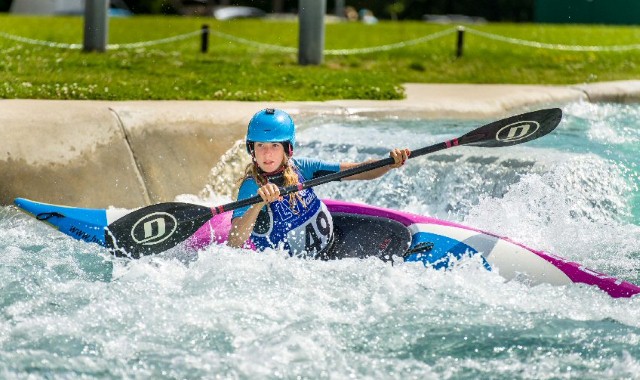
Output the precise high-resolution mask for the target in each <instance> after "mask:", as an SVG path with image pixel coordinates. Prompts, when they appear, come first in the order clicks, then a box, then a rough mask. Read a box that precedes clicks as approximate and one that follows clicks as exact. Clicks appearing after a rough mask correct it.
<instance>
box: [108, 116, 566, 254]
mask: <svg viewBox="0 0 640 380" xmlns="http://www.w3.org/2000/svg"><path fill="white" fill-rule="evenodd" d="M561 119H562V110H560V109H559V108H551V109H544V110H538V111H533V112H528V113H524V114H521V115H516V116H511V117H508V118H506V119H502V120H498V121H494V122H492V123H489V124H487V125H483V126H482V127H479V128H477V129H475V130H473V131H471V132H469V133H467V134H465V135H463V136H461V137H458V138H455V139H451V140H447V141H444V142H441V143H438V144H434V145H431V146H427V147H424V148H420V149H416V150H413V151H411V156H409V158H415V157H419V156H423V155H425V154H429V153H434V152H437V151H440V150H444V149H448V148H452V147H454V146H459V145H470V146H478V147H490V148H495V147H504V146H511V145H516V144H522V143H525V142H527V141H531V140H535V139H537V138H538V137H541V136H544V135H546V134H547V133H549V132H551V131H553V130H554V129H555V128H556V127H557V126H558V124H559V123H560V120H561ZM393 163H394V160H393V158H391V157H388V158H385V159H382V160H378V161H374V162H369V163H366V164H363V165H359V166H357V167H354V168H351V169H348V170H344V171H341V172H338V173H333V174H329V175H325V176H322V177H318V178H315V179H311V180H309V181H305V182H303V183H299V184H298V185H293V186H287V187H282V188H280V194H281V195H286V194H290V193H293V192H296V191H300V190H303V189H308V188H310V187H313V186H317V185H321V184H324V183H327V182H332V181H336V180H339V179H342V178H345V177H349V176H352V175H355V174H359V173H364V172H367V171H369V170H373V169H377V168H381V167H383V166H387V165H391V164H393ZM261 201H262V198H260V196H259V195H256V196H254V197H251V198H247V199H243V200H239V201H236V202H231V203H228V204H225V205H222V206H217V207H206V206H201V205H196V204H190V203H179V202H168V203H158V204H155V205H151V206H147V207H143V208H140V209H138V210H135V211H132V212H131V213H129V214H127V215H125V216H123V217H121V218H120V219H118V220H116V221H115V222H113V223H111V224H110V225H109V226H108V227H107V230H106V232H105V233H106V241H107V246H108V247H110V248H112V249H113V250H114V251H115V253H116V255H117V256H126V257H131V258H139V257H140V256H146V255H153V254H157V253H160V252H164V251H166V250H168V249H170V248H173V247H175V246H177V245H178V244H180V243H181V242H183V241H185V240H186V239H187V238H189V237H190V236H191V235H193V234H194V233H195V232H196V231H197V230H198V229H199V228H200V227H202V226H203V225H204V224H205V223H206V222H207V221H208V220H210V219H211V218H212V217H213V216H214V215H217V214H221V213H223V212H226V211H231V210H235V209H237V208H241V207H245V206H249V205H252V204H255V203H259V202H261Z"/></svg>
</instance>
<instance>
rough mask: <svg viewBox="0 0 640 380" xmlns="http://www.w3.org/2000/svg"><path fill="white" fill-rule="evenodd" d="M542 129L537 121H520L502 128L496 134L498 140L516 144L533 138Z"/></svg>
mask: <svg viewBox="0 0 640 380" xmlns="http://www.w3.org/2000/svg"><path fill="white" fill-rule="evenodd" d="M538 129H540V123H538V122H537V121H533V120H532V121H527V120H523V121H518V122H515V123H513V124H509V125H507V126H505V127H502V128H500V130H499V131H498V133H496V140H498V141H502V142H504V143H510V142H516V141H520V140H523V139H526V138H527V137H529V136H533V135H534V134H535V133H536V132H538Z"/></svg>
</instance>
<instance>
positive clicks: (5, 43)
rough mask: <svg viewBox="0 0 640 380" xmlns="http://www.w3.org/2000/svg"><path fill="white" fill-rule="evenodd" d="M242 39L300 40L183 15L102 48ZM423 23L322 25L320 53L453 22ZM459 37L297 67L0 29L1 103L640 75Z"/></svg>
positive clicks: (46, 30) (605, 41)
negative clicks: (459, 47)
mask: <svg viewBox="0 0 640 380" xmlns="http://www.w3.org/2000/svg"><path fill="white" fill-rule="evenodd" d="M204 23H207V24H209V25H210V27H211V29H212V30H215V31H219V32H223V33H226V34H230V35H233V36H235V37H240V38H244V39H247V40H251V41H255V42H259V43H264V44H272V45H279V46H283V47H290V48H291V47H294V48H295V47H297V40H298V25H297V23H294V22H286V21H279V22H276V21H267V20H239V21H231V22H219V21H215V20H212V19H202V18H187V17H141V16H140V17H133V18H118V19H112V20H111V21H110V26H109V28H110V29H109V32H110V35H109V43H112V44H115V43H118V44H119V43H131V42H139V41H148V40H157V39H160V38H165V37H170V36H174V35H179V34H183V33H189V32H193V31H196V30H198V29H200V27H201V25H202V24H204ZM451 27H452V26H450V25H435V24H427V23H421V22H381V23H379V24H376V25H363V24H359V23H333V24H328V25H327V26H326V39H325V48H326V49H354V48H365V47H375V46H380V45H386V44H393V43H397V42H401V41H407V40H411V39H416V38H420V37H423V36H425V35H428V34H431V33H435V32H438V31H442V30H445V29H449V28H451ZM472 27H473V28H475V29H478V30H481V31H484V32H489V33H495V34H499V35H502V36H507V37H512V38H519V39H525V40H532V41H538V42H545V43H553V44H565V45H602V46H610V45H628V44H637V43H640V28H638V27H612V26H580V25H537V24H486V25H478V26H472ZM0 32H4V33H8V34H11V35H18V36H21V37H27V38H31V39H36V40H46V41H53V42H60V43H77V44H81V43H82V33H83V20H82V18H80V17H16V16H11V15H7V14H0ZM455 43H456V36H455V33H453V34H450V35H447V36H446V37H443V38H439V39H436V40H433V41H430V42H427V43H423V44H417V45H413V46H409V47H404V48H400V49H394V50H390V51H384V52H378V53H368V54H350V55H339V56H335V55H327V56H325V61H324V63H323V64H322V65H319V66H298V65H297V54H296V53H290V52H289V53H282V52H279V51H275V50H270V49H264V48H257V47H253V46H248V45H245V44H241V43H238V42H233V41H230V40H228V39H225V38H222V37H219V36H212V37H211V46H210V51H209V52H208V53H206V54H202V53H200V50H199V47H200V38H199V36H195V37H192V38H189V39H187V40H184V41H178V42H172V43H168V44H161V45H155V46H151V47H147V48H139V49H126V50H124V49H123V50H110V51H108V52H107V53H104V54H99V53H83V52H81V51H80V50H68V49H60V48H52V47H45V46H39V45H32V44H27V43H22V42H15V41H13V40H10V39H7V38H5V37H2V36H0V56H1V57H2V59H0V98H41V99H112V100H128V99H190V100H195V99H208V100H220V99H226V100H232V99H235V100H327V99H397V98H401V97H402V96H403V90H402V87H401V85H402V83H406V82H419V83H532V84H575V83H587V82H596V81H610V80H621V79H633V78H639V77H640V65H639V64H638V62H640V59H638V58H639V57H640V50H632V51H627V52H571V51H555V50H547V49H537V48H531V47H526V46H520V45H513V44H508V43H505V42H499V41H494V40H490V39H487V38H485V37H481V36H477V35H473V34H469V33H467V35H466V38H465V54H464V56H463V57H462V58H459V59H456V58H455Z"/></svg>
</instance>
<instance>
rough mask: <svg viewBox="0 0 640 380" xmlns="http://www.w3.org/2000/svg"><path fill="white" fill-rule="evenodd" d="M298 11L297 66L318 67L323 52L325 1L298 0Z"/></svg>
mask: <svg viewBox="0 0 640 380" xmlns="http://www.w3.org/2000/svg"><path fill="white" fill-rule="evenodd" d="M298 9H299V11H298V19H299V22H300V35H299V42H298V64H300V65H319V64H320V63H322V56H323V50H324V14H325V11H326V9H327V1H326V0H299V1H298Z"/></svg>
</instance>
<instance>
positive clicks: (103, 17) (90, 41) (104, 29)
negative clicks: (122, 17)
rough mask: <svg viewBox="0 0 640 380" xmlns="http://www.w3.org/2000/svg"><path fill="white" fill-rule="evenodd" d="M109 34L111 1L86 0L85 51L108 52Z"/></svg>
mask: <svg viewBox="0 0 640 380" xmlns="http://www.w3.org/2000/svg"><path fill="white" fill-rule="evenodd" d="M108 34H109V0H86V1H85V5H84V45H83V50H84V51H101V52H103V51H106V50H107V36H108Z"/></svg>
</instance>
